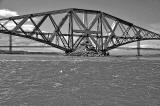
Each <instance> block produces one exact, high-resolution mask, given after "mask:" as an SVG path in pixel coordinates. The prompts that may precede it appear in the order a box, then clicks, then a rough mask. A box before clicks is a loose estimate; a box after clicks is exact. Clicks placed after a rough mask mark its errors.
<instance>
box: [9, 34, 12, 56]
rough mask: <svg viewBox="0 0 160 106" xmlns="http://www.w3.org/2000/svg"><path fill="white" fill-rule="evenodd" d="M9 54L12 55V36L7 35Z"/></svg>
mask: <svg viewBox="0 0 160 106" xmlns="http://www.w3.org/2000/svg"><path fill="white" fill-rule="evenodd" d="M9 52H10V53H12V34H10V35H9Z"/></svg>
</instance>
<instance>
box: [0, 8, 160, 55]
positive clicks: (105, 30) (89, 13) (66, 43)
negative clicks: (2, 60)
mask: <svg viewBox="0 0 160 106" xmlns="http://www.w3.org/2000/svg"><path fill="white" fill-rule="evenodd" d="M26 26H28V27H30V29H26ZM0 33H3V34H9V35H12V36H19V37H24V38H28V39H32V40H35V41H38V42H41V43H44V44H48V45H50V46H53V47H55V48H58V49H60V50H63V51H65V52H66V53H68V52H73V51H75V50H76V49H77V48H78V47H79V45H80V44H81V43H82V42H84V41H88V42H89V43H90V44H91V45H92V46H94V47H95V49H96V50H97V51H103V52H106V51H109V50H111V49H114V48H117V47H119V46H122V45H125V44H128V43H132V42H136V41H141V40H157V39H160V34H157V33H154V32H152V31H149V30H147V29H144V28H141V27H139V26H136V25H134V24H132V23H130V22H127V21H124V20H122V19H120V18H117V17H114V16H112V15H109V14H107V13H105V12H101V11H95V10H85V9H76V8H69V9H62V10H55V11H49V12H43V13H35V14H28V15H22V16H14V17H9V18H3V19H0Z"/></svg>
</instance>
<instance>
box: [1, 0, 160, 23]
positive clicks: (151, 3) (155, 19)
mask: <svg viewBox="0 0 160 106" xmlns="http://www.w3.org/2000/svg"><path fill="white" fill-rule="evenodd" d="M0 1H1V0H0ZM159 5H160V0H3V2H2V3H1V5H0V9H3V8H5V9H10V10H14V11H17V12H18V13H19V14H27V13H34V12H42V11H49V10H55V9H63V8H71V7H74V8H86V9H95V10H97V9H98V10H102V11H104V12H107V13H109V14H112V15H114V16H117V17H119V18H122V19H125V20H127V21H131V22H133V23H135V24H139V25H142V26H145V25H150V24H155V23H160V14H159V10H160V6H159Z"/></svg>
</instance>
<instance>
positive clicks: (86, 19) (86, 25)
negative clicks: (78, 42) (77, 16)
mask: <svg viewBox="0 0 160 106" xmlns="http://www.w3.org/2000/svg"><path fill="white" fill-rule="evenodd" d="M83 24H84V25H85V27H86V28H87V29H88V15H87V13H85V12H84V14H83ZM85 40H86V41H88V42H89V36H88V35H87V37H86V38H85Z"/></svg>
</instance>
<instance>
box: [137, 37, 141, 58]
mask: <svg viewBox="0 0 160 106" xmlns="http://www.w3.org/2000/svg"><path fill="white" fill-rule="evenodd" d="M140 49H141V43H140V40H138V41H137V56H141V53H140Z"/></svg>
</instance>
